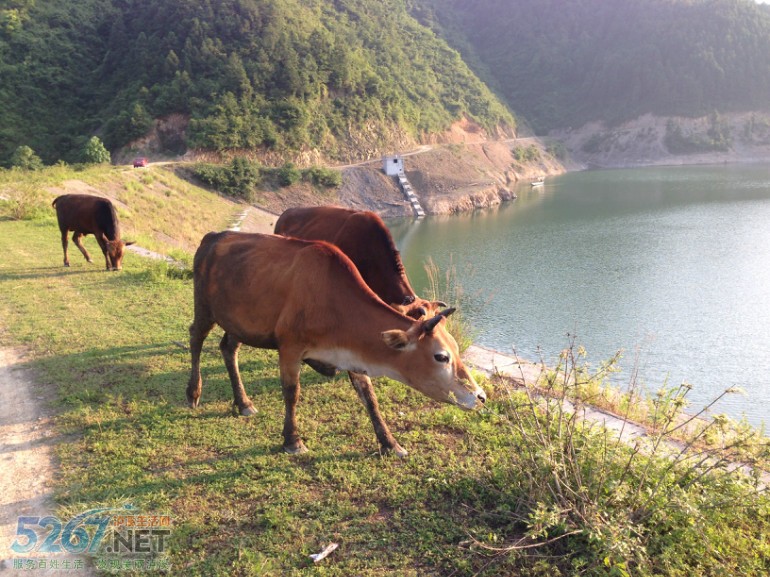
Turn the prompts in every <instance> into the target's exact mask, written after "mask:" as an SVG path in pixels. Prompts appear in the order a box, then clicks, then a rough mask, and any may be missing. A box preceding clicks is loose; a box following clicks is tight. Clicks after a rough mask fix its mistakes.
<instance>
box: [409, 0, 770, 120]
mask: <svg viewBox="0 0 770 577" xmlns="http://www.w3.org/2000/svg"><path fill="white" fill-rule="evenodd" d="M412 12H413V13H414V14H415V15H416V16H417V17H418V18H419V20H420V21H421V22H423V23H424V24H426V25H428V26H430V27H432V28H433V29H435V30H437V31H438V32H439V33H440V34H442V35H444V36H445V37H447V38H448V39H449V41H450V43H451V44H452V45H454V46H455V47H457V48H458V49H459V50H461V51H462V52H463V55H464V57H465V59H466V61H468V62H469V63H471V64H472V65H473V66H474V69H475V70H476V71H477V72H478V73H479V74H480V75H481V76H482V77H483V78H484V79H485V80H486V81H487V82H488V83H489V84H490V85H492V86H495V87H497V88H498V90H499V92H500V93H501V94H502V95H503V96H504V98H505V99H506V100H507V102H508V103H509V105H510V106H511V108H512V109H513V110H515V111H516V113H518V114H519V115H521V116H522V117H524V118H526V119H527V120H528V121H529V123H530V124H532V125H533V127H534V128H535V129H536V131H537V132H538V133H544V132H546V131H548V130H549V129H552V128H557V127H558V128H564V127H569V126H580V125H581V124H583V123H585V122H587V121H590V120H604V121H607V122H610V123H613V122H619V121H622V120H627V119H630V118H635V117H637V116H640V115H642V114H645V113H653V114H656V115H659V116H672V115H682V116H695V115H707V114H710V113H712V112H714V111H718V112H734V111H746V110H768V109H770V8H769V7H768V6H760V5H757V4H756V3H755V2H753V1H752V0H643V1H640V0H613V1H612V2H608V1H607V0H576V1H570V2H565V1H563V0H478V1H476V2H472V3H471V2H467V1H465V0H416V1H415V2H414V6H413V7H412Z"/></svg>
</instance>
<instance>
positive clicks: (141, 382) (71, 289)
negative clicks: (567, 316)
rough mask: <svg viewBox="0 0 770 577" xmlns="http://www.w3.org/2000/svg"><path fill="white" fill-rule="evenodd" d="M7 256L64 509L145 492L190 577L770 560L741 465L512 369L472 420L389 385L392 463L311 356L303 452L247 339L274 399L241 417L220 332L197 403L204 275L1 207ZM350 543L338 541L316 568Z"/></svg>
mask: <svg viewBox="0 0 770 577" xmlns="http://www.w3.org/2000/svg"><path fill="white" fill-rule="evenodd" d="M153 186H154V184H153ZM126 194H128V193H126ZM137 194H138V193H137ZM164 196H165V194H164ZM173 196H174V194H172V195H171V198H172V199H173ZM168 198H169V197H166V199H168ZM127 200H130V201H131V202H132V203H134V204H133V205H131V208H132V213H133V211H134V210H137V212H136V214H141V212H139V211H140V210H141V211H144V210H145V209H144V208H141V209H139V208H137V207H138V206H139V204H138V203H139V202H140V201H139V200H138V199H134V198H129V199H127ZM164 202H173V200H165V201H164ZM180 204H182V205H185V203H184V202H181V203H180ZM152 206H154V207H157V208H158V209H160V208H159V207H160V206H161V205H160V204H153V205H152ZM126 218H128V217H126ZM131 218H136V216H132V217H131ZM149 221H152V218H151V217H148V218H147V219H145V220H144V222H149ZM89 242H92V240H91V241H89ZM89 248H91V247H89ZM177 251H178V252H177V253H176V254H177V256H179V257H180V258H184V257H185V254H186V255H187V258H189V253H185V251H183V250H182V249H177ZM0 255H2V258H0V294H2V295H3V298H2V299H0V326H2V327H3V329H4V331H3V332H2V333H0V344H2V345H17V344H21V345H23V346H24V347H25V348H26V349H27V350H28V351H29V354H30V358H31V360H30V361H29V362H28V363H27V364H26V368H28V369H30V370H31V371H32V372H33V374H34V375H35V378H36V379H37V380H38V382H39V383H41V384H42V385H43V386H44V387H46V388H47V389H48V390H50V391H51V392H52V393H55V395H54V396H55V399H56V400H55V405H56V408H57V411H58V417H57V419H56V427H57V431H58V432H59V433H61V434H62V435H63V437H62V439H63V440H62V442H60V443H59V445H58V449H57V453H58V457H59V459H60V463H61V464H60V466H59V470H58V475H57V477H56V479H55V482H56V499H57V503H58V506H59V510H58V511H56V513H58V514H59V515H60V516H62V517H66V516H67V515H72V514H75V513H78V512H81V511H84V510H87V509H90V508H93V507H97V506H108V505H109V506H115V505H120V504H123V503H126V502H131V503H133V504H135V505H137V506H138V507H139V508H140V510H142V511H146V512H162V513H168V514H170V515H171V516H172V518H173V532H172V536H171V538H170V541H169V556H170V559H171V562H172V563H173V567H174V569H173V571H172V573H173V574H185V575H201V576H209V575H275V576H283V575H327V576H328V575H335V576H336V575H339V576H348V575H362V576H381V575H407V576H415V577H416V576H423V575H435V576H444V575H462V576H471V575H486V576H493V575H528V576H535V575H542V576H545V575H549V576H550V575H564V576H566V575H580V574H584V575H598V576H605V575H606V576H608V577H609V576H615V575H624V574H630V575H642V576H652V575H671V576H675V575H731V574H736V575H738V574H740V575H749V576H757V577H759V576H762V575H765V574H766V573H767V568H768V566H769V565H770V545H769V543H770V500H769V499H768V497H767V495H766V494H764V493H762V492H760V491H757V489H756V486H754V485H752V480H751V479H750V478H747V477H741V476H740V475H737V474H733V473H728V472H727V471H726V470H725V469H724V467H723V466H722V465H723V464H719V466H714V467H712V466H711V465H710V464H707V465H705V468H709V467H711V471H710V472H708V473H707V474H705V475H701V472H703V471H704V466H702V465H700V464H698V463H697V462H696V463H695V464H693V463H692V462H689V461H684V460H683V459H679V462H677V461H671V460H670V459H667V458H664V457H663V456H661V455H658V456H654V457H653V458H648V456H647V455H646V454H645V453H644V452H643V451H641V450H637V449H636V448H635V447H633V446H626V445H624V444H621V443H617V442H615V441H614V439H613V438H612V437H611V436H609V435H608V434H607V433H606V432H605V431H603V430H602V429H601V428H599V427H598V426H595V425H590V424H586V423H583V422H581V421H580V420H579V419H575V418H573V414H574V413H572V412H570V411H568V410H565V409H564V405H563V404H562V403H560V402H557V401H553V402H550V401H547V400H538V399H536V398H535V397H534V396H531V395H528V393H527V392H520V391H513V390H512V389H511V388H510V387H509V384H508V383H507V382H504V381H499V382H498V381H485V382H483V383H482V384H483V386H484V387H485V388H486V390H487V391H488V393H489V401H488V402H487V405H486V407H485V409H484V410H483V411H481V412H474V413H466V412H462V411H460V410H459V409H457V408H453V407H449V406H445V405H438V404H436V403H433V402H431V401H429V400H427V399H426V398H425V397H423V396H421V395H419V394H418V393H416V392H414V391H413V390H411V389H409V388H408V387H405V386H403V385H401V384H398V383H395V382H392V381H388V380H378V381H377V382H376V383H375V386H376V387H377V390H378V396H379V399H380V408H381V410H382V413H383V416H384V417H385V419H386V421H387V422H388V423H389V425H390V427H391V429H392V431H393V433H394V435H395V437H396V438H397V439H398V441H399V443H400V444H401V445H402V446H404V447H405V448H407V449H408V450H409V452H410V454H409V457H408V458H407V459H397V458H381V457H380V456H379V452H378V446H377V441H376V439H375V436H374V432H373V430H372V426H371V424H370V422H369V419H368V417H367V415H366V412H365V410H364V408H363V407H362V405H361V403H360V402H359V400H358V399H357V397H356V394H355V392H354V391H353V389H352V387H351V386H350V384H349V383H348V382H347V380H346V379H345V378H339V379H333V380H329V379H324V378H322V377H320V376H319V375H317V374H316V373H314V372H312V371H310V370H307V369H305V370H304V371H303V373H302V377H301V381H302V386H303V389H302V396H301V400H300V404H299V408H298V419H299V427H300V432H301V434H302V435H303V437H304V440H305V442H306V444H307V446H308V447H309V448H310V452H309V453H307V454H305V455H301V456H294V457H291V456H289V455H286V454H284V453H283V452H282V450H281V443H282V438H281V427H282V417H283V402H282V398H281V393H280V384H279V382H278V367H277V359H276V355H275V353H273V352H269V351H261V350H254V349H249V348H247V347H244V348H243V350H242V353H241V356H240V357H241V358H240V361H241V362H240V365H241V369H242V373H243V378H244V382H245V384H246V388H247V391H248V393H249V395H250V396H251V398H252V400H253V401H254V404H255V406H256V408H257V411H258V412H257V414H256V415H255V416H253V417H251V418H241V417H237V416H235V414H234V412H233V409H232V391H231V388H230V384H229V380H228V378H227V373H226V371H225V368H224V365H223V363H222V360H221V357H220V355H219V351H218V346H217V345H218V340H219V337H220V336H221V332H219V331H214V333H212V335H210V336H209V338H208V340H207V341H206V343H205V348H204V353H203V358H202V363H203V366H202V372H203V379H204V386H203V397H202V403H201V406H200V408H199V409H197V410H194V411H193V410H190V409H188V408H187V406H186V401H185V396H184V389H185V386H186V383H187V378H188V371H189V353H188V351H187V350H186V348H185V347H186V344H187V327H188V325H189V323H190V321H191V320H192V282H191V280H190V279H189V277H185V276H184V275H174V274H170V269H169V267H168V266H167V265H165V264H164V263H157V262H154V261H149V260H145V259H142V258H140V257H138V256H136V255H132V254H129V255H128V256H127V257H126V259H125V260H124V270H123V271H122V272H120V273H108V272H105V271H103V270H102V269H101V267H99V266H95V265H90V264H88V263H86V262H85V261H84V260H82V259H73V262H72V267H71V268H70V269H65V268H64V267H63V266H61V246H60V244H59V237H58V230H57V227H56V225H55V223H54V222H53V220H52V219H50V218H47V219H44V220H40V221H14V220H10V219H8V218H5V219H3V218H2V217H0ZM578 361H579V355H575V354H572V355H570V354H567V355H565V356H564V366H563V367H562V369H561V370H563V372H564V374H565V375H567V376H568V378H566V379H563V380H561V381H559V380H558V379H555V380H553V381H552V385H551V386H552V388H553V390H552V391H551V393H552V397H553V398H554V399H557V400H558V399H559V393H560V392H567V393H568V396H571V397H574V396H576V395H574V394H573V391H572V390H571V389H570V387H571V386H572V385H571V384H570V383H574V382H579V384H580V386H581V387H582V389H581V390H582V393H581V394H586V395H589V396H590V395H594V394H595V391H597V390H598V389H597V388H596V386H597V385H596V384H595V382H594V381H595V380H596V374H595V372H592V371H589V370H587V369H586V370H584V369H583V368H582V367H580V366H579V362H578ZM576 363H577V364H576ZM578 372H580V373H581V375H583V376H584V377H585V379H586V380H585V381H581V380H580V379H578V381H576V380H575V379H574V378H573V377H574V375H575V374H577V373H578ZM582 378H583V377H581V379H582ZM600 381H601V379H598V381H597V382H600ZM540 392H542V391H540V390H538V391H532V393H533V394H534V393H540ZM667 406H668V405H667ZM670 406H672V407H673V406H676V403H673V404H670ZM661 410H663V408H661ZM660 425H661V426H664V430H665V422H664V421H661V422H660ZM41 513H43V512H41ZM330 542H335V543H339V544H340V547H339V549H337V550H336V551H335V552H334V553H332V555H330V556H329V557H328V558H327V559H326V560H324V561H323V562H322V563H319V564H318V565H315V564H313V563H312V561H311V560H310V558H309V555H310V554H311V553H317V552H318V551H320V550H321V549H322V548H323V547H325V546H326V545H327V544H328V543H330Z"/></svg>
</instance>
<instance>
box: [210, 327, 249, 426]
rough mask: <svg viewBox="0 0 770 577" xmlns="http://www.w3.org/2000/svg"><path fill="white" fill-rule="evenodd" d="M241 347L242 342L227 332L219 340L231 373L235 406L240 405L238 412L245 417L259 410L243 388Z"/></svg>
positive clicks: (228, 370)
mask: <svg viewBox="0 0 770 577" xmlns="http://www.w3.org/2000/svg"><path fill="white" fill-rule="evenodd" d="M240 348H241V343H240V342H239V341H237V340H235V338H233V336H232V335H230V334H229V333H225V336H223V337H222V340H221V341H219V350H220V351H222V357H223V358H224V359H225V366H226V367H227V374H228V375H230V383H231V384H232V385H233V400H234V401H235V406H236V407H238V412H239V413H240V414H241V415H243V416H244V417H248V416H250V415H253V414H255V413H256V412H257V410H256V409H255V408H254V404H253V403H252V402H251V399H249V396H248V395H247V394H246V390H245V389H244V388H243V381H242V380H241V372H240V371H239V370H238V349H240Z"/></svg>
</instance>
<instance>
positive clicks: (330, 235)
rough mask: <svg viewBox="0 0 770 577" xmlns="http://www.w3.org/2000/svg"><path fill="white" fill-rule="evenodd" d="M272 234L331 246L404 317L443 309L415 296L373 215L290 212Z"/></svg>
mask: <svg viewBox="0 0 770 577" xmlns="http://www.w3.org/2000/svg"><path fill="white" fill-rule="evenodd" d="M275 234H280V235H282V236H291V237H294V238H301V239H304V240H325V241H326V242H330V243H332V244H333V245H335V246H336V247H338V248H339V249H340V250H341V251H342V252H344V253H345V254H346V255H347V256H348V257H349V258H350V260H352V261H353V264H354V265H356V267H357V268H358V272H360V273H361V276H362V277H363V279H364V282H366V284H368V285H369V288H371V289H372V290H373V291H374V292H375V294H377V296H378V297H380V298H381V299H382V300H383V301H385V302H386V303H387V304H389V305H390V306H392V307H393V308H395V309H396V310H398V311H400V312H402V313H404V314H405V315H407V316H410V317H412V318H415V319H418V318H420V317H422V316H425V315H428V316H433V315H434V314H435V313H436V312H437V311H438V310H440V309H442V308H445V307H446V304H444V303H442V302H440V301H428V300H425V299H422V298H420V297H418V296H417V295H416V294H415V293H414V289H412V285H410V284H409V279H408V278H406V271H405V270H404V265H403V263H402V262H401V256H400V255H399V254H398V249H396V244H395V243H394V242H393V237H392V236H391V235H390V231H389V230H388V227H387V226H385V223H384V222H382V219H381V218H380V217H379V216H378V215H377V214H375V213H373V212H369V211H360V210H350V209H347V208H340V207H336V206H316V207H304V208H290V209H288V210H286V211H284V213H283V214H282V215H281V216H280V217H279V218H278V221H277V222H276V223H275Z"/></svg>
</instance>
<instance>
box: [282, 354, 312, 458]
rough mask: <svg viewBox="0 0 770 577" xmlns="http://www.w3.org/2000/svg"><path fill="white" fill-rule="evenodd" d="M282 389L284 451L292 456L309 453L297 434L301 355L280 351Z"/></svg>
mask: <svg viewBox="0 0 770 577" xmlns="http://www.w3.org/2000/svg"><path fill="white" fill-rule="evenodd" d="M278 362H279V364H280V366H281V389H282V390H283V403H284V409H285V413H284V417H283V450H284V451H286V452H287V453H290V454H292V455H295V454H298V453H305V452H307V447H305V444H304V443H303V442H302V439H301V438H300V436H299V433H298V432H297V401H299V389H300V387H299V372H300V368H301V367H302V361H301V359H300V356H299V355H296V356H295V355H290V354H288V353H285V352H282V351H279V352H278Z"/></svg>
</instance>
